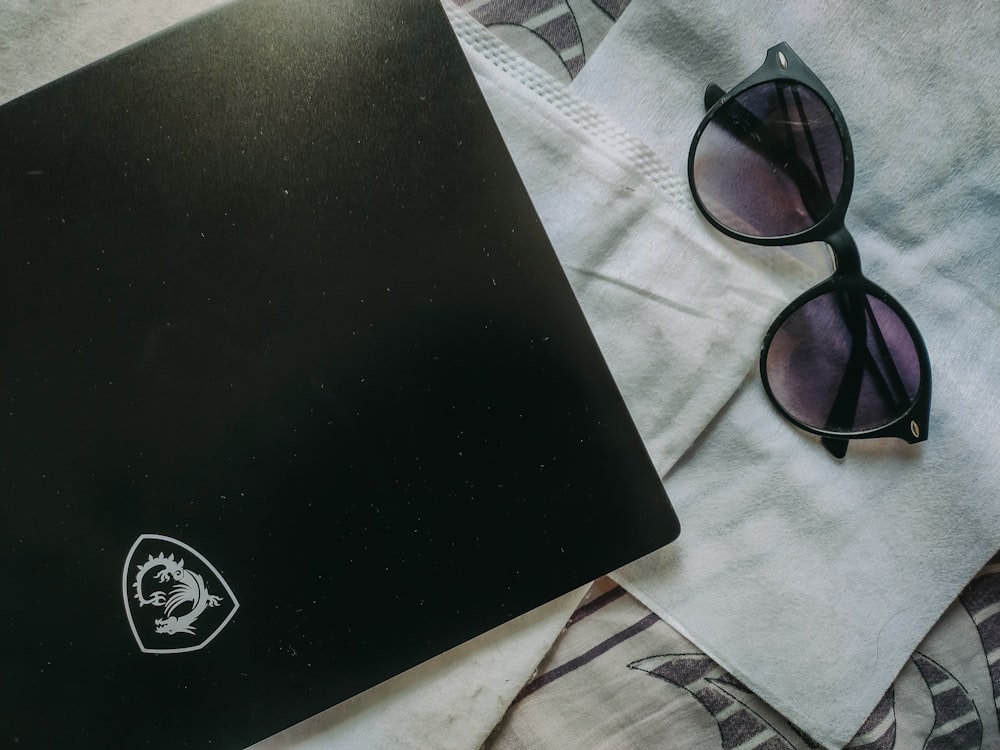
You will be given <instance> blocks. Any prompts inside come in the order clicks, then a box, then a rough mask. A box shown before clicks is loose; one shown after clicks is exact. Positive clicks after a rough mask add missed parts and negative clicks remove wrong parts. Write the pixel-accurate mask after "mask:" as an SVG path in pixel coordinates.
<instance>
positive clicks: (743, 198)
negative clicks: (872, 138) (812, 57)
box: [688, 43, 931, 458]
mask: <svg viewBox="0 0 1000 750" xmlns="http://www.w3.org/2000/svg"><path fill="white" fill-rule="evenodd" d="M705 108H706V109H707V110H708V113H707V115H706V116H705V119H704V120H703V121H702V123H701V125H700V126H699V127H698V131H697V132H696V133H695V136H694V142H693V143H692V144H691V152H690V155H689V157H688V179H689V181H690V184H691V190H692V192H693V194H694V199H695V203H696V204H697V205H698V208H699V209H700V210H701V212H702V213H703V214H704V215H705V217H706V218H707V219H708V221H709V222H711V224H712V225H713V226H715V227H716V229H718V230H719V231H721V232H723V233H724V234H727V235H729V236H730V237H734V238H736V239H738V240H741V241H743V242H750V243H754V244H757V245H769V246H777V245H793V244H800V243H806V242H824V243H826V244H827V245H828V246H829V248H830V251H831V254H832V257H833V262H834V271H833V275H832V276H830V278H828V279H826V280H825V281H822V282H820V283H819V284H817V285H816V286H814V287H813V288H812V289H809V290H808V291H807V292H805V293H804V294H802V295H801V296H799V297H798V298H797V299H796V300H794V301H793V302H792V303H791V304H790V305H788V307H787V308H785V310H784V311H783V312H782V313H781V314H780V315H779V316H778V318H777V319H776V320H775V321H774V323H772V324H771V327H770V329H769V330H768V332H767V334H766V336H765V337H764V343H763V345H762V347H761V355H760V374H761V380H762V381H763V384H764V389H765V391H766V392H767V395H768V397H769V398H770V400H771V402H772V403H773V404H774V406H775V407H776V408H777V410H778V411H779V412H780V413H781V414H782V416H784V418H785V419H787V420H788V421H790V422H791V423H792V424H794V425H796V426H798V427H799V428H801V429H803V430H806V431H808V432H810V433H813V434H816V435H819V436H821V438H822V443H823V445H824V446H825V447H826V448H827V450H829V451H830V453H832V454H833V455H834V456H836V457H837V458H843V457H844V456H845V455H846V453H847V446H848V443H849V441H850V440H857V439H861V438H881V437H896V438H901V439H903V440H906V441H907V442H909V443H917V442H920V441H922V440H926V439H927V419H928V414H929V412H930V400H931V368H930V360H929V359H928V356H927V349H926V347H925V346H924V342H923V339H922V338H921V336H920V332H919V331H918V330H917V326H916V325H915V324H914V322H913V320H912V319H911V318H910V316H909V314H908V313H907V312H906V310H904V309H903V307H902V305H900V304H899V303H898V302H897V301H896V300H895V299H893V298H892V297H891V296H890V295H889V294H888V293H887V292H886V291H885V290H883V289H881V288H880V287H878V286H877V285H875V284H874V283H872V282H871V281H869V280H868V279H867V278H865V276H864V275H862V273H861V259H860V256H859V255H858V249H857V245H855V243H854V239H853V238H852V237H851V235H850V234H849V233H848V231H847V228H846V227H845V226H844V215H845V214H846V213H847V204H848V201H849V200H850V197H851V189H852V188H853V186H854V157H853V154H852V152H851V139H850V136H849V135H848V134H847V126H846V124H845V123H844V116H843V114H842V113H841V111H840V109H839V108H838V107H837V104H836V103H835V102H834V100H833V97H832V96H831V95H830V92H829V91H827V89H826V87H825V86H823V84H822V83H821V82H820V80H819V78H817V77H816V75H815V74H814V73H813V72H812V71H811V70H809V68H807V67H806V66H805V64H804V63H803V62H802V60H800V59H799V57H798V56H797V55H796V54H795V53H794V52H793V51H792V49H791V47H789V46H788V45H787V44H784V43H783V44H779V45H777V46H776V47H772V48H771V49H770V50H768V53H767V59H766V60H765V62H764V64H763V65H762V66H761V67H760V68H758V69H757V71H756V72H754V73H753V74H752V75H751V76H750V77H749V78H747V79H746V80H744V81H743V82H742V83H740V84H739V85H738V86H736V88H734V89H732V90H731V91H729V92H726V91H723V90H722V89H721V88H719V87H718V86H716V85H714V84H712V85H709V87H708V88H707V89H706V91H705Z"/></svg>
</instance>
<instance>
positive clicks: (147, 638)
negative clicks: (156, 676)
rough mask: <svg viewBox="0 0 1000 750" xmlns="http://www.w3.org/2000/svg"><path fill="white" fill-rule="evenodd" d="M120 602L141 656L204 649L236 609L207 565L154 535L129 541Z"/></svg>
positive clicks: (230, 594)
mask: <svg viewBox="0 0 1000 750" xmlns="http://www.w3.org/2000/svg"><path fill="white" fill-rule="evenodd" d="M122 596H123V598H124V599H125V613H126V615H127V616H128V622H129V625H130V626H131V627H132V634H133V635H134V636H135V640H136V643H138V644H139V648H140V649H142V650H143V651H145V652H146V653H147V654H176V653H182V652H185V651H197V650H198V649H201V648H204V647H205V646H206V645H207V644H208V643H209V642H210V641H211V640H212V639H213V638H215V636H217V635H218V634H219V633H220V632H221V631H222V629H223V628H224V627H226V625H227V624H229V621H230V620H232V619H233V615H235V614H236V610H237V609H239V606H240V605H239V602H237V601H236V596H235V595H234V594H233V590H232V589H231V588H229V584H228V583H226V581H225V579H224V578H223V577H222V575H221V574H220V573H219V571H218V570H216V569H215V566H214V565H212V563H210V562H209V561H208V560H207V559H206V558H205V557H203V556H202V555H201V554H199V553H198V552H196V551H195V550H194V548H192V547H190V546H188V545H187V544H185V543H184V542H181V541H178V540H177V539H172V538H171V537H169V536H162V535H160V534H143V535H141V536H140V537H139V538H138V539H136V540H135V543H134V544H133V545H132V549H130V550H129V553H128V556H127V557H126V558H125V570H124V572H123V573H122Z"/></svg>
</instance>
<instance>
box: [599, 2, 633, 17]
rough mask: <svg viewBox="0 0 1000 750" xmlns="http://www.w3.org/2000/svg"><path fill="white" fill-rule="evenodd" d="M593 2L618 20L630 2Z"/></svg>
mask: <svg viewBox="0 0 1000 750" xmlns="http://www.w3.org/2000/svg"><path fill="white" fill-rule="evenodd" d="M593 2H594V5H596V6H597V7H598V8H600V9H601V10H603V11H604V12H605V13H607V14H608V16H610V17H611V18H613V19H614V20H616V21H617V20H618V19H619V18H621V15H622V13H624V12H625V9H626V8H627V7H628V4H629V0H593Z"/></svg>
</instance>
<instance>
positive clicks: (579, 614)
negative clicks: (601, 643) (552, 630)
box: [566, 586, 625, 628]
mask: <svg viewBox="0 0 1000 750" xmlns="http://www.w3.org/2000/svg"><path fill="white" fill-rule="evenodd" d="M623 596H625V589H623V588H622V587H621V586H615V587H614V588H613V589H611V590H610V591H605V592H604V593H603V594H601V595H600V596H597V597H595V598H594V599H592V600H591V601H589V602H587V603H586V604H581V605H580V606H579V607H577V608H576V611H574V612H573V614H572V615H570V618H569V621H568V622H567V623H566V627H567V628H568V627H571V626H572V625H575V624H576V623H578V622H579V621H580V620H582V619H583V618H585V617H589V616H590V615H592V614H594V612H597V611H598V610H599V609H603V608H604V607H606V606H608V605H609V604H611V603H612V602H616V601H618V600H619V599H621V598H622V597H623Z"/></svg>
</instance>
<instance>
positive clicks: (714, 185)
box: [692, 81, 844, 238]
mask: <svg viewBox="0 0 1000 750" xmlns="http://www.w3.org/2000/svg"><path fill="white" fill-rule="evenodd" d="M843 182H844V146H843V141H842V140H841V135H840V131H839V130H838V129H837V125H836V122H835V121H834V118H833V114H832V113H831V112H830V110H829V108H828V107H827V106H826V105H825V104H824V103H823V101H822V99H820V98H819V96H818V95H817V94H816V93H815V92H814V91H812V89H809V88H807V87H806V86H803V85H801V84H797V83H791V82H787V81H770V82H767V83H762V84H758V85H756V86H753V87H751V88H749V89H747V90H746V91H744V92H742V93H741V94H738V95H737V96H735V97H733V98H732V99H730V100H729V101H728V102H726V103H725V104H723V105H722V106H721V107H720V108H719V109H718V110H717V111H716V112H715V114H714V116H713V117H712V119H711V120H710V121H709V122H708V124H707V125H706V127H705V129H704V130H703V131H702V133H701V137H700V138H699V139H698V141H697V143H696V144H695V147H694V155H693V160H692V184H693V188H694V190H695V192H696V194H697V195H698V198H699V200H700V202H701V204H702V206H703V207H704V209H705V210H706V211H707V212H708V213H709V214H710V215H711V217H712V218H713V219H715V221H717V222H718V223H719V224H721V225H722V226H724V227H726V228H728V229H730V230H732V231H734V232H737V233H739V234H743V235H747V236H750V237H762V238H763V237H768V238H770V237H787V236H790V235H795V234H799V233H801V232H804V231H806V230H807V229H810V228H811V227H813V226H815V225H816V224H817V223H819V221H820V220H821V219H823V218H824V217H825V216H826V215H827V214H828V213H829V212H830V210H831V208H832V207H833V204H834V203H835V202H836V200H837V197H838V196H839V195H840V191H841V188H842V186H843Z"/></svg>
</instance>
